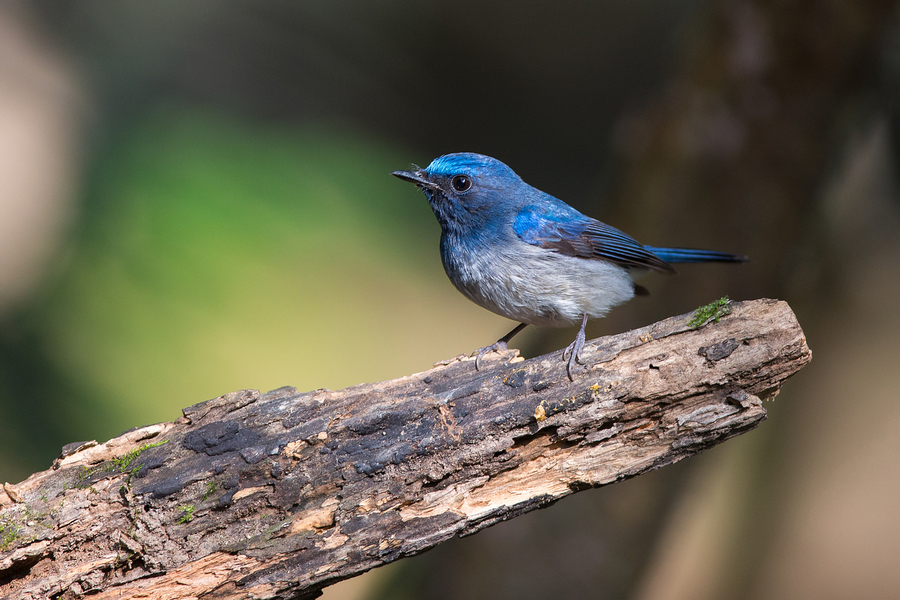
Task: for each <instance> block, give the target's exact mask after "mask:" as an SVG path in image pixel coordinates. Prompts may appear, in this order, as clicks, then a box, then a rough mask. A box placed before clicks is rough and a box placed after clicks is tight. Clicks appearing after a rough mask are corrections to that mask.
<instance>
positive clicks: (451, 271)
mask: <svg viewBox="0 0 900 600" xmlns="http://www.w3.org/2000/svg"><path fill="white" fill-rule="evenodd" d="M499 246H502V247H499ZM442 254H445V256H444V257H443V258H444V269H445V270H446V271H447V275H448V276H449V277H450V280H451V281H452V282H453V283H454V285H456V288H457V289H458V290H459V291H460V292H462V293H463V294H464V295H465V296H466V297H467V298H469V299H470V300H472V301H473V302H475V303H476V304H478V305H479V306H483V307H484V308H486V309H488V310H490V311H492V312H495V313H497V314H498V315H502V316H504V317H507V318H509V319H512V320H514V321H520V322H522V323H528V324H529V325H541V326H555V327H562V326H566V325H572V324H575V323H578V322H580V321H581V318H582V315H584V314H585V313H586V314H587V315H588V318H595V317H602V316H603V315H605V314H606V313H607V312H608V311H609V309H610V308H612V307H613V306H616V305H618V304H621V303H623V302H626V301H628V300H630V299H631V298H632V297H633V296H634V283H633V282H632V279H631V277H630V275H629V274H628V270H627V269H625V268H623V267H620V266H618V265H616V264H614V263H611V262H608V261H605V260H600V259H585V258H576V257H572V256H566V255H563V254H559V253H557V252H554V251H551V250H546V249H543V248H540V247H538V246H532V245H531V244H527V243H525V242H522V241H521V240H518V239H516V240H515V241H514V242H513V243H511V244H501V245H489V246H484V247H481V248H478V249H475V250H472V249H463V248H460V247H458V246H457V247H456V248H455V251H454V252H453V253H452V255H449V256H448V255H447V254H450V253H442Z"/></svg>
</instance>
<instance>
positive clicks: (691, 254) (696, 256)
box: [644, 246, 747, 263]
mask: <svg viewBox="0 0 900 600" xmlns="http://www.w3.org/2000/svg"><path fill="white" fill-rule="evenodd" d="M644 249H645V250H649V251H650V252H652V253H653V254H655V255H656V256H658V257H660V258H661V259H663V260H664V261H666V262H667V263H694V262H745V261H746V260H747V257H746V256H740V255H737V254H728V253H727V252H716V251H715V250H697V249H694V248H656V247H654V246H644Z"/></svg>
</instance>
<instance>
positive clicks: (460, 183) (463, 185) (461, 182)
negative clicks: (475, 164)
mask: <svg viewBox="0 0 900 600" xmlns="http://www.w3.org/2000/svg"><path fill="white" fill-rule="evenodd" d="M450 185H452V186H453V189H454V190H455V191H457V192H460V193H462V192H467V191H469V190H470V189H471V188H472V178H471V177H469V176H468V175H454V176H453V179H451V180H450Z"/></svg>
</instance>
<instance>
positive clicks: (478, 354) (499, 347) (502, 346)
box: [471, 340, 509, 370]
mask: <svg viewBox="0 0 900 600" xmlns="http://www.w3.org/2000/svg"><path fill="white" fill-rule="evenodd" d="M505 350H509V346H507V344H506V341H505V340H499V341H497V342H494V343H493V344H491V345H490V346H485V347H484V348H479V349H478V350H476V351H475V352H473V353H472V354H471V356H474V357H475V370H480V369H481V359H482V358H483V357H484V355H485V354H490V353H491V352H503V351H505Z"/></svg>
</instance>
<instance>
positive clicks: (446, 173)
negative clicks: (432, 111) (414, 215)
mask: <svg viewBox="0 0 900 600" xmlns="http://www.w3.org/2000/svg"><path fill="white" fill-rule="evenodd" d="M391 175H394V176H396V177H399V178H400V179H403V180H404V181H409V182H410V183H414V184H415V185H416V186H418V187H419V189H421V190H422V191H423V192H425V195H426V196H427V197H428V202H429V204H431V208H432V210H434V214H435V216H437V219H438V222H439V223H440V224H441V227H442V228H443V230H444V231H445V232H457V233H465V232H468V231H471V230H473V229H478V228H480V227H483V226H489V225H490V224H492V223H499V222H502V221H503V217H504V216H505V215H506V216H512V215H514V214H515V211H516V210H517V209H518V207H519V205H520V199H521V198H522V197H523V195H525V194H527V192H528V190H530V189H531V188H530V186H528V185H527V184H525V183H524V182H523V181H522V179H521V178H520V177H519V176H518V175H516V173H515V172H514V171H513V170H512V169H510V168H509V167H508V166H506V165H505V164H503V163H502V162H500V161H499V160H497V159H495V158H491V157H490V156H484V155H483V154H475V153H473V152H459V153H456V154H445V155H444V156H441V157H440V158H436V159H434V160H433V161H431V164H430V165H428V166H427V167H425V168H424V169H416V170H414V171H394V172H393V173H391Z"/></svg>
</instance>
